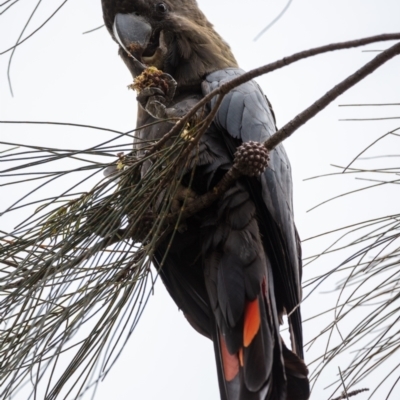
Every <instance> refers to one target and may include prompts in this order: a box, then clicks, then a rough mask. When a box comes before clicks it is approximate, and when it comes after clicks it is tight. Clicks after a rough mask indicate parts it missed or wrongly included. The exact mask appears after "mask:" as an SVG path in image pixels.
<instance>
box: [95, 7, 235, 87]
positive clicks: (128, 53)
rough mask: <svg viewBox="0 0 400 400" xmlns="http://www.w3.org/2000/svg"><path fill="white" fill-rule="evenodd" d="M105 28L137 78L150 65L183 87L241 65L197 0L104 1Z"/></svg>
mask: <svg viewBox="0 0 400 400" xmlns="http://www.w3.org/2000/svg"><path fill="white" fill-rule="evenodd" d="M102 6H103V16H104V22H105V25H106V27H107V29H108V31H109V32H110V34H111V36H112V37H113V39H114V40H115V41H116V42H117V43H118V44H119V46H120V55H121V56H122V58H123V59H124V61H125V63H126V64H127V66H128V68H129V70H130V71H131V73H132V75H133V76H137V75H138V74H140V73H141V72H142V70H143V65H145V66H155V67H157V68H158V69H161V70H163V71H164V72H166V73H169V74H170V75H172V76H173V77H174V79H175V80H176V81H177V82H178V85H183V86H186V85H193V84H197V83H198V82H199V81H200V80H202V79H203V78H204V76H205V75H207V74H209V73H211V72H213V71H216V70H219V69H224V68H228V67H237V62H236V60H235V58H234V56H233V54H232V52H231V50H230V48H229V46H228V45H227V43H226V42H225V41H224V40H223V39H222V38H221V37H220V36H219V35H218V34H217V33H216V32H215V30H214V29H213V26H212V25H211V23H210V22H209V21H208V20H207V19H206V17H205V16H204V14H203V13H202V12H201V11H200V9H199V8H198V6H197V2H196V1H195V0H102Z"/></svg>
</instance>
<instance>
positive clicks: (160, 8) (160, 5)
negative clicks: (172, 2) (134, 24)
mask: <svg viewBox="0 0 400 400" xmlns="http://www.w3.org/2000/svg"><path fill="white" fill-rule="evenodd" d="M156 11H157V12H158V13H160V14H165V13H166V12H167V11H168V8H167V5H166V4H165V3H158V4H156Z"/></svg>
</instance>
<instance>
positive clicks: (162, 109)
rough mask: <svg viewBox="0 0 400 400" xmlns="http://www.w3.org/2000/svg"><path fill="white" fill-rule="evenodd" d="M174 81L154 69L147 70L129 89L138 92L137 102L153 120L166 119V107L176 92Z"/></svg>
mask: <svg viewBox="0 0 400 400" xmlns="http://www.w3.org/2000/svg"><path fill="white" fill-rule="evenodd" d="M176 86H177V83H176V81H175V79H174V78H173V77H172V76H171V75H169V74H166V73H164V72H162V71H160V70H158V69H156V68H153V67H150V68H147V69H146V70H145V71H144V72H143V73H142V74H141V75H139V76H138V77H137V78H136V79H135V82H134V84H133V85H131V86H130V87H131V88H133V89H135V90H136V91H137V92H138V95H137V101H138V102H139V104H140V105H141V106H142V107H143V108H144V109H145V110H146V111H147V112H148V113H149V114H150V115H151V116H152V117H154V118H157V119H165V118H168V112H167V107H168V105H169V104H170V103H171V101H172V99H173V97H174V95H175V90H176Z"/></svg>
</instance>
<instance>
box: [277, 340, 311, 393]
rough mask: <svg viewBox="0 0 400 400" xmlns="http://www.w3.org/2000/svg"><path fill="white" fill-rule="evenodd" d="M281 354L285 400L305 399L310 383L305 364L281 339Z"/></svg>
mask: <svg viewBox="0 0 400 400" xmlns="http://www.w3.org/2000/svg"><path fill="white" fill-rule="evenodd" d="M282 354H283V358H284V361H285V372H286V379H287V387H288V392H287V400H307V399H308V398H309V397H310V384H309V381H308V369H307V367H306V364H305V363H304V361H303V360H302V359H301V358H300V357H298V356H297V355H296V354H295V353H294V352H292V351H290V350H289V349H288V348H287V347H286V345H285V343H283V341H282Z"/></svg>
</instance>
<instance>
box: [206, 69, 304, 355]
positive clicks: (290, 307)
mask: <svg viewBox="0 0 400 400" xmlns="http://www.w3.org/2000/svg"><path fill="white" fill-rule="evenodd" d="M242 73H243V71H242V70H240V69H237V68H228V69H225V70H220V71H216V72H214V73H212V74H210V75H208V76H207V77H206V79H205V81H204V82H203V92H204V94H207V93H208V92H210V91H211V90H213V89H215V88H216V87H218V86H220V85H221V84H223V83H224V82H226V81H228V80H231V79H233V78H235V77H237V76H238V75H241V74H242ZM215 101H216V98H214V99H213V100H212V101H211V107H212V106H213V105H214V104H215ZM214 124H215V125H216V127H217V128H218V129H219V130H220V131H221V132H223V134H224V141H225V144H226V146H227V147H228V149H229V151H230V152H231V154H232V155H233V153H234V152H235V150H236V147H237V146H238V145H239V144H240V143H241V142H248V141H257V142H264V141H265V140H266V139H268V138H269V137H270V136H271V135H272V134H274V133H275V131H276V127H275V120H274V116H273V113H272V110H271V108H270V105H269V103H268V100H267V99H266V97H265V96H264V94H263V93H262V91H261V89H260V87H259V86H258V85H257V83H255V82H254V81H250V82H247V83H245V84H242V85H240V86H239V87H237V88H235V89H233V90H232V91H231V92H229V93H228V94H227V95H226V96H225V98H224V99H223V101H222V104H221V106H220V108H219V110H218V112H217V115H216V117H215V119H214ZM245 184H246V186H247V188H248V191H249V192H250V194H251V198H252V200H253V202H254V203H255V205H256V209H257V218H258V224H259V229H260V233H261V236H262V241H263V246H264V248H265V251H266V253H267V256H268V258H269V260H270V262H271V266H272V273H273V277H274V282H275V285H274V286H275V287H274V289H275V296H276V303H277V308H278V312H279V313H282V312H283V309H285V311H286V312H287V313H288V314H289V315H290V316H289V324H290V329H291V339H292V347H293V350H294V351H295V352H296V354H297V355H299V356H300V357H301V358H303V349H302V345H303V343H302V327H301V315H300V309H299V304H300V302H301V255H300V245H299V238H298V235H297V232H296V228H295V224H294V220H293V202H292V178H291V168H290V163H289V160H288V157H287V155H286V152H285V150H284V148H283V146H282V145H278V146H277V147H276V148H275V149H274V150H273V151H272V152H271V154H270V163H269V167H268V168H267V169H266V171H265V172H264V173H263V174H262V176H261V177H260V178H259V179H255V178H254V179H246V183H245Z"/></svg>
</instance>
